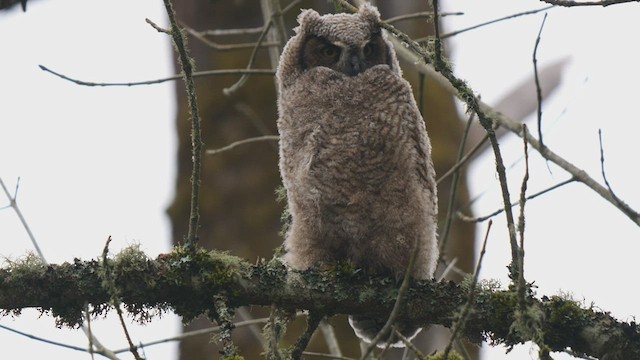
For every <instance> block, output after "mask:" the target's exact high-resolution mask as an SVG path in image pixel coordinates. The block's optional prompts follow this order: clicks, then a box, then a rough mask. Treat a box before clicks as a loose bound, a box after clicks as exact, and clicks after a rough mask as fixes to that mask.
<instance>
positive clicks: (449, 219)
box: [439, 113, 475, 258]
mask: <svg viewBox="0 0 640 360" xmlns="http://www.w3.org/2000/svg"><path fill="white" fill-rule="evenodd" d="M474 115H475V114H473V113H472V114H470V115H469V119H468V120H467V125H466V127H465V130H464V133H463V135H462V140H461V141H460V145H458V156H457V158H456V162H460V161H461V160H462V157H463V155H464V148H465V146H466V144H467V137H468V135H469V129H471V124H472V122H473V118H474ZM456 169H460V167H456ZM459 178H460V172H459V171H458V170H456V171H454V172H453V178H452V179H451V189H450V190H449V201H448V203H447V215H446V218H445V224H444V227H443V230H442V235H441V236H440V255H439V256H440V258H443V257H444V249H445V247H446V246H447V242H448V240H449V231H450V230H451V224H452V223H453V211H454V208H455V202H456V194H457V190H458V183H459V181H458V180H459Z"/></svg>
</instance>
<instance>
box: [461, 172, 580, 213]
mask: <svg viewBox="0 0 640 360" xmlns="http://www.w3.org/2000/svg"><path fill="white" fill-rule="evenodd" d="M575 181H577V179H576V178H573V177H572V178H570V179H567V180H564V181H561V182H559V183H557V184H555V185H552V186H550V187H548V188H546V189H544V190H541V191H538V192H537V193H535V194H532V195H529V196H527V198H526V199H527V200H531V199H535V198H536V197H538V196H540V195H544V194H546V193H548V192H550V191H553V190H555V189H558V188H560V187H563V186H565V185H567V184H570V183H572V182H575ZM518 205H519V202H513V203H511V206H518ZM503 211H504V208H500V209H498V210H496V211H494V212H492V213H491V214H489V215H485V216H479V217H469V216H466V215H464V214H462V213H460V212H458V217H459V218H460V219H462V220H463V221H468V222H482V221H486V220H488V219H490V218H492V217H494V216H496V215H498V214H500V213H501V212H503Z"/></svg>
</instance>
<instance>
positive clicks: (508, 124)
mask: <svg viewBox="0 0 640 360" xmlns="http://www.w3.org/2000/svg"><path fill="white" fill-rule="evenodd" d="M335 1H338V2H339V3H341V4H343V5H344V6H345V8H347V9H348V10H349V11H352V12H355V11H357V9H356V8H355V7H353V6H352V5H351V4H349V3H348V2H346V1H345V0H335ZM380 26H381V27H383V28H384V29H385V30H387V31H388V32H390V33H391V34H393V36H391V37H389V40H390V41H391V42H392V43H393V44H394V48H395V50H396V53H397V55H398V56H399V57H400V58H402V59H405V60H407V61H408V62H410V63H413V64H414V66H415V67H416V70H418V71H419V72H422V73H425V74H427V76H429V77H430V78H431V79H433V80H435V81H436V82H437V83H438V84H440V85H441V86H442V87H443V88H444V89H445V90H447V91H448V92H450V93H451V94H453V95H455V96H456V97H458V98H459V99H460V100H462V101H464V102H465V103H466V104H467V107H468V108H469V109H471V110H473V111H474V112H476V113H477V114H478V118H479V119H480V120H481V124H483V127H485V130H487V132H488V134H489V135H490V134H493V138H494V139H493V140H491V137H490V140H491V142H492V146H494V142H495V141H496V140H495V132H494V131H493V130H489V129H487V126H489V127H491V125H492V124H495V125H497V126H503V127H505V128H506V129H507V130H509V131H511V132H512V133H514V134H516V135H518V136H519V137H521V138H522V137H523V129H522V124H521V123H520V122H518V121H515V120H513V119H511V118H509V117H508V116H506V115H504V114H502V113H500V112H498V111H496V110H495V109H493V108H492V107H491V106H489V105H487V104H486V103H485V102H483V101H482V100H480V99H478V98H477V97H476V96H475V94H474V92H473V90H472V89H470V88H469V87H468V86H467V84H466V83H465V82H464V81H462V80H460V79H458V78H456V77H455V76H453V73H452V72H451V70H450V69H449V71H448V72H446V73H441V72H439V71H441V70H442V69H439V70H436V69H434V67H433V65H432V61H431V57H432V54H431V53H429V52H428V51H427V50H426V49H425V48H423V47H422V46H420V45H419V44H418V43H417V42H416V41H414V40H412V39H411V38H409V36H407V34H405V33H403V32H401V31H399V30H397V29H396V28H394V27H393V26H391V25H388V24H386V23H385V22H384V21H382V22H381V23H380ZM396 38H397V39H396ZM401 43H404V44H405V45H406V46H402V45H400V44H401ZM416 58H417V59H416ZM416 60H419V61H416ZM480 115H482V116H480ZM484 125H487V126H484ZM527 141H528V142H529V145H531V146H532V147H533V148H534V149H536V151H538V152H539V153H540V155H542V157H544V158H545V159H547V160H549V161H551V162H553V163H555V164H556V165H558V166H560V167H561V168H562V169H564V170H565V171H566V172H568V173H569V174H571V175H572V176H573V177H574V178H575V180H576V181H579V182H581V183H583V184H584V185H586V186H587V187H589V188H591V189H592V190H593V191H595V192H596V193H597V194H598V195H600V196H601V197H602V198H603V199H605V200H607V201H608V202H610V203H611V204H613V205H614V206H616V207H617V208H618V209H619V210H620V211H621V212H622V213H624V214H625V215H626V216H627V217H628V218H629V219H631V221H633V222H634V223H635V224H636V225H638V226H640V213H638V212H637V211H635V210H633V209H632V208H631V207H630V206H629V205H628V204H626V203H624V202H622V201H621V202H618V201H616V200H615V199H614V198H613V197H612V196H611V194H610V193H609V191H608V190H607V188H606V187H604V186H602V185H600V184H599V183H598V182H597V181H595V180H594V179H593V178H591V177H590V176H589V175H588V174H587V173H586V172H585V171H584V170H581V169H579V168H578V167H576V166H575V165H573V164H572V163H570V162H568V161H567V160H565V159H564V158H562V157H561V156H559V155H558V154H556V153H554V152H553V151H551V150H550V149H549V148H548V147H546V146H545V147H544V148H543V147H541V146H540V143H539V142H538V141H537V140H536V139H535V138H534V137H532V136H531V135H530V134H528V136H527ZM496 145H497V143H496ZM502 166H503V167H504V164H503V165H502ZM502 172H503V171H502ZM500 174H501V171H498V175H499V177H500V178H501V175H500ZM503 197H504V194H503ZM509 234H510V237H512V234H513V238H514V239H515V229H513V231H512V229H510V230H509ZM516 245H517V243H516Z"/></svg>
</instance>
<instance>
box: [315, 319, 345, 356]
mask: <svg viewBox="0 0 640 360" xmlns="http://www.w3.org/2000/svg"><path fill="white" fill-rule="evenodd" d="M320 331H322V335H323V337H324V340H325V342H326V343H327V347H328V348H329V353H330V354H331V355H333V356H337V357H340V356H342V351H340V344H338V338H337V337H336V332H335V331H334V330H333V326H332V325H331V324H329V322H327V320H322V321H321V322H320Z"/></svg>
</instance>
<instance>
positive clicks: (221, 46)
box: [181, 23, 279, 51]
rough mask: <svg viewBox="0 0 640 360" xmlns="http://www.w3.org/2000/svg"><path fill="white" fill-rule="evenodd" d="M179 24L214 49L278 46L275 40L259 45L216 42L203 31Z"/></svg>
mask: <svg viewBox="0 0 640 360" xmlns="http://www.w3.org/2000/svg"><path fill="white" fill-rule="evenodd" d="M181 26H182V27H183V28H184V29H185V30H186V31H187V32H188V33H189V34H190V35H192V36H193V37H195V38H196V39H198V40H200V41H201V42H202V43H204V44H205V45H207V46H208V47H210V48H213V49H215V50H219V51H227V50H241V49H252V48H254V47H256V46H260V47H274V46H275V47H277V46H279V43H277V42H263V43H262V44H260V45H258V44H256V43H241V44H218V43H216V42H214V41H211V40H209V39H207V37H206V36H205V34H204V32H201V31H196V30H194V29H192V28H190V27H188V26H186V25H185V24H184V23H181Z"/></svg>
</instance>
